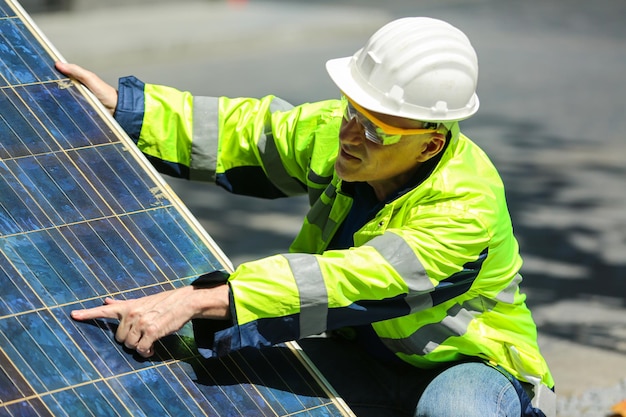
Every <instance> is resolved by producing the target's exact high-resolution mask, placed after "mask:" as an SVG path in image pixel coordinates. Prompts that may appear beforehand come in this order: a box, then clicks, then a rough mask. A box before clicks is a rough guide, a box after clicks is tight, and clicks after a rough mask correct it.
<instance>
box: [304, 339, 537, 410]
mask: <svg viewBox="0 0 626 417" xmlns="http://www.w3.org/2000/svg"><path fill="white" fill-rule="evenodd" d="M298 343H299V344H300V346H301V347H302V348H303V350H304V351H305V353H306V354H307V356H309V358H311V360H312V361H313V362H314V363H315V365H316V366H317V367H318V368H319V369H320V371H321V373H322V374H323V375H324V377H326V379H327V380H328V381H329V382H330V384H331V385H332V386H333V387H334V388H335V390H336V391H337V392H338V394H339V396H340V397H342V398H343V399H344V401H346V403H347V404H348V405H349V406H350V408H351V409H352V410H353V411H354V413H355V414H356V415H357V416H358V417H387V416H394V417H451V416H463V417H505V416H506V417H520V416H526V415H532V414H522V406H523V405H522V401H521V400H520V396H525V395H526V394H525V393H524V392H523V389H522V390H521V391H522V392H521V393H520V392H519V391H520V387H521V386H520V385H519V384H516V385H518V387H517V388H518V389H517V390H516V387H515V386H514V385H513V383H512V382H511V381H510V380H509V378H507V376H505V374H503V373H502V372H500V371H499V370H498V369H496V368H494V367H492V366H489V365H487V364H485V363H482V362H478V361H477V362H460V363H454V364H450V365H448V366H446V367H444V368H439V369H436V370H421V369H417V368H415V367H413V366H411V365H408V364H405V363H401V362H383V361H379V360H377V359H375V358H373V357H372V356H371V355H369V354H368V353H367V352H365V351H363V350H362V349H361V348H360V347H359V345H357V344H355V343H353V342H350V341H346V340H342V339H335V338H310V339H304V340H301V341H300V342H298ZM525 399H526V400H528V396H526V397H525ZM526 402H527V401H526Z"/></svg>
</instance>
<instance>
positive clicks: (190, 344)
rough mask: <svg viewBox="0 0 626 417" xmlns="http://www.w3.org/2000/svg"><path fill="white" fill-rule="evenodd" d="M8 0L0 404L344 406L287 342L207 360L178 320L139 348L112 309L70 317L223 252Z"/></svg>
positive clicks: (153, 287) (1, 171) (210, 267)
mask: <svg viewBox="0 0 626 417" xmlns="http://www.w3.org/2000/svg"><path fill="white" fill-rule="evenodd" d="M15 4H16V3H15V2H14V1H13V0H0V108H1V109H2V112H1V113H0V288H2V291H0V415H10V416H29V417H31V416H48V415H50V416H53V415H54V416H58V415H68V416H80V415H98V416H100V415H120V416H133V417H134V416H138V415H146V416H152V415H159V416H160V415H177V416H179V415H180V416H200V415H205V416H217V417H220V416H237V415H242V416H286V415H307V416H339V415H345V414H344V411H345V410H343V409H342V408H340V407H339V406H338V404H337V403H336V402H335V401H334V400H333V399H331V398H329V396H328V394H327V393H326V390H324V389H323V388H322V387H321V386H320V385H318V384H317V383H316V382H315V381H316V379H315V378H313V377H312V375H311V373H310V371H309V370H308V368H307V367H305V365H304V364H303V362H302V361H301V360H300V359H299V358H297V357H296V355H295V354H294V352H293V350H291V349H288V348H287V347H278V348H275V349H266V350H262V351H244V352H238V353H234V354H232V355H230V356H228V357H226V358H223V359H210V360H206V359H203V358H201V357H200V356H199V355H198V351H197V348H196V346H195V342H194V339H193V331H192V329H191V326H190V325H189V324H188V325H186V326H185V327H183V328H182V329H181V330H180V331H179V332H177V333H176V334H174V335H170V336H167V337H165V338H163V339H161V340H160V341H159V342H158V343H157V344H156V345H155V355H154V356H153V357H152V358H150V359H144V358H141V357H139V356H138V355H137V353H136V352H134V351H130V350H128V349H126V348H125V347H123V346H121V345H120V344H118V343H117V342H116V341H115V338H114V333H115V331H116V329H117V322H116V321H115V320H94V321H90V322H76V321H74V320H72V319H71V317H70V311H72V310H74V309H78V308H89V307H94V306H96V305H99V304H101V303H102V300H103V298H104V297H115V298H119V299H129V298H135V297H141V296H144V295H147V294H153V293H156V292H159V291H163V290H166V289H171V288H175V287H180V286H183V285H187V284H189V282H191V281H192V280H193V279H195V278H197V277H198V276H200V275H202V274H205V273H207V272H211V271H214V270H218V269H227V268H228V266H227V264H226V263H227V260H225V259H223V258H222V255H221V254H220V252H219V249H218V248H216V247H215V246H214V244H213V243H212V241H211V240H210V238H208V237H207V236H206V235H205V233H204V231H202V230H200V229H198V226H196V223H195V222H194V221H192V220H191V219H189V217H188V214H187V213H188V212H187V211H186V210H185V209H184V208H183V207H181V206H180V202H179V200H178V199H177V198H175V196H172V195H171V194H169V192H170V191H168V190H169V189H166V187H163V185H162V182H161V181H160V179H158V174H156V173H155V172H154V171H153V170H152V169H151V168H150V167H149V165H148V164H147V161H146V160H145V159H143V158H141V157H140V156H139V155H138V154H137V153H136V151H135V150H134V149H131V147H133V146H134V145H133V144H132V142H131V141H130V139H128V138H127V137H125V136H123V135H122V133H120V132H119V131H117V130H116V129H115V128H114V127H113V126H114V122H113V121H111V120H109V119H107V117H108V116H107V115H105V114H103V113H102V111H101V110H100V109H99V107H98V106H96V105H95V104H94V103H93V102H92V101H91V100H92V98H90V96H89V95H87V94H85V93H84V91H83V90H82V89H80V88H79V87H78V86H77V85H75V84H74V83H72V82H71V81H70V80H68V79H66V78H64V77H63V76H61V74H59V73H57V72H56V71H55V70H54V60H55V58H54V57H53V56H50V55H49V53H48V52H47V51H49V50H53V48H47V47H44V45H43V44H42V43H41V42H40V39H42V37H41V36H36V35H35V32H34V31H35V29H33V28H32V25H31V23H29V22H30V21H29V20H28V19H27V18H25V17H24V16H23V15H22V12H21V9H20V8H19V7H14V6H13V5H15ZM301 413H302V414H301Z"/></svg>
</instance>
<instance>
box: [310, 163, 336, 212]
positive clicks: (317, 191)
mask: <svg viewBox="0 0 626 417" xmlns="http://www.w3.org/2000/svg"><path fill="white" fill-rule="evenodd" d="M307 180H308V182H309V183H310V184H314V185H319V188H316V187H314V186H309V187H308V192H309V204H310V205H313V204H314V203H315V202H316V201H317V200H318V199H319V198H320V195H322V193H323V192H324V190H325V189H326V186H327V185H328V184H330V182H331V181H332V180H333V177H332V176H328V177H322V176H319V175H317V174H316V173H315V172H314V171H309V175H307Z"/></svg>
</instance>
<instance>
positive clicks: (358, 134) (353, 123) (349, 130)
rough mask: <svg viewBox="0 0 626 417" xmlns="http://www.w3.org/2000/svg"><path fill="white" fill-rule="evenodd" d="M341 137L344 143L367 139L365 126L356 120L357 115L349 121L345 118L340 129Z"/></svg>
mask: <svg viewBox="0 0 626 417" xmlns="http://www.w3.org/2000/svg"><path fill="white" fill-rule="evenodd" d="M339 139H340V140H341V141H342V142H344V143H346V142H347V143H360V142H362V141H363V140H365V134H364V132H363V127H362V126H361V124H360V123H359V122H358V121H357V120H356V117H353V118H352V119H350V120H349V121H347V120H345V119H344V120H343V123H342V124H341V129H340V130H339Z"/></svg>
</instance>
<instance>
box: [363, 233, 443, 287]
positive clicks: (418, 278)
mask: <svg viewBox="0 0 626 417" xmlns="http://www.w3.org/2000/svg"><path fill="white" fill-rule="evenodd" d="M367 245H368V246H372V247H374V248H375V249H376V250H377V251H378V253H380V254H381V256H382V257H383V258H385V260H386V261H387V262H388V263H389V264H390V265H391V266H392V267H393V268H394V269H395V270H396V271H397V272H398V274H400V276H402V278H403V279H404V281H405V282H406V285H407V287H408V288H409V291H410V292H418V293H423V292H431V291H432V290H433V289H434V288H435V287H434V285H433V283H432V282H430V279H429V278H428V275H427V274H426V269H425V268H424V265H422V262H421V261H420V260H419V258H418V257H417V256H416V255H415V252H413V249H411V247H410V246H409V245H408V244H407V243H406V241H405V240H404V239H403V238H402V237H401V236H399V235H397V234H395V233H391V232H387V233H385V234H383V235H381V236H377V237H375V238H374V239H372V240H370V241H369V242H367ZM410 292H409V294H410Z"/></svg>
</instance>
